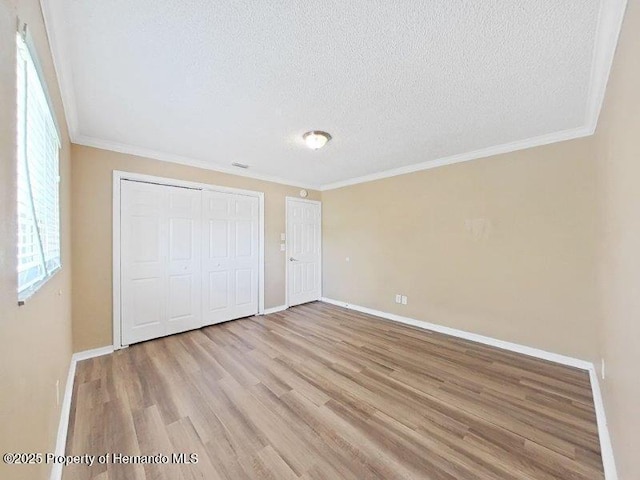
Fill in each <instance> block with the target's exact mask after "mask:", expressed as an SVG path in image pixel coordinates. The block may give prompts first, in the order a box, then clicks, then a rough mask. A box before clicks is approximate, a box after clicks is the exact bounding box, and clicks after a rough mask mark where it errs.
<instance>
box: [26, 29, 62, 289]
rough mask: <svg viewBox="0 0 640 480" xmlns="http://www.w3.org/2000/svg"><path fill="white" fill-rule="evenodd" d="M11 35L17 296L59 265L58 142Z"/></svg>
mask: <svg viewBox="0 0 640 480" xmlns="http://www.w3.org/2000/svg"><path fill="white" fill-rule="evenodd" d="M27 43H28V42H27V41H25V39H24V36H23V35H22V34H18V35H17V44H18V48H17V52H18V53H17V72H16V73H17V107H18V108H17V129H16V130H17V162H18V192H17V201H18V299H19V300H24V299H25V298H26V297H28V296H30V295H31V294H32V293H33V292H34V291H35V290H37V289H38V287H40V286H41V285H42V284H43V283H44V282H46V281H47V280H48V279H49V278H50V277H51V276H52V275H53V274H54V273H55V272H56V270H58V269H59V268H60V265H61V263H60V205H59V193H58V184H59V176H58V163H59V159H58V152H59V150H60V141H59V137H58V131H57V128H56V124H55V121H54V119H53V115H52V113H51V108H50V106H49V102H48V97H47V94H46V91H45V88H44V86H43V83H42V81H41V78H40V75H39V73H38V68H37V66H36V63H35V61H34V56H33V55H32V52H33V50H32V49H30V48H29V46H28V45H27Z"/></svg>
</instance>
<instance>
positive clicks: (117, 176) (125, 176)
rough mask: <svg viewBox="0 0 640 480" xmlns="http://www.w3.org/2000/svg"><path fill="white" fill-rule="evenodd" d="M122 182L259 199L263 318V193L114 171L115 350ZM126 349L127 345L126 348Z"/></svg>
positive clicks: (261, 306) (260, 312) (260, 308)
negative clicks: (127, 181) (152, 184)
mask: <svg viewBox="0 0 640 480" xmlns="http://www.w3.org/2000/svg"><path fill="white" fill-rule="evenodd" d="M123 180H132V181H136V182H146V183H155V184H158V185H168V186H172V187H184V188H192V189H197V190H208V191H214V192H222V193H235V194H240V195H248V196H252V197H257V198H258V205H259V207H258V208H259V220H258V255H259V260H258V315H264V290H265V288H264V193H263V192H256V191H253V190H243V189H239V188H230V187H222V186H219V185H211V184H207V183H198V182H189V181H184V180H177V179H175V178H165V177H156V176H153V175H145V174H141V173H132V172H124V171H121V170H114V171H113V205H112V209H113V243H112V245H113V247H112V248H113V268H112V270H113V287H112V290H113V292H112V294H113V348H114V349H115V350H119V349H121V348H123V345H122V332H121V326H122V324H121V322H122V318H121V312H122V306H121V294H122V289H121V284H120V283H121V282H120V280H121V261H120V260H121V259H120V257H121V249H120V245H121V244H120V242H121V232H120V211H121V209H120V200H121V191H120V185H121V182H122V181H123ZM125 347H126V345H125Z"/></svg>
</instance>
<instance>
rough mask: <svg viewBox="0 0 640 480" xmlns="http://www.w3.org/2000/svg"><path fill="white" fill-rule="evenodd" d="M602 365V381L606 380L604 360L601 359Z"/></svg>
mask: <svg viewBox="0 0 640 480" xmlns="http://www.w3.org/2000/svg"><path fill="white" fill-rule="evenodd" d="M601 362H602V365H601V368H600V375H602V379H603V380H604V378H605V375H604V358H602V359H601Z"/></svg>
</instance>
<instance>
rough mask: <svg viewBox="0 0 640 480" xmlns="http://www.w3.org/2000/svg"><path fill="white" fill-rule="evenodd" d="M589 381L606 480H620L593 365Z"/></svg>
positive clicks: (596, 373) (590, 369) (596, 374)
mask: <svg viewBox="0 0 640 480" xmlns="http://www.w3.org/2000/svg"><path fill="white" fill-rule="evenodd" d="M589 379H590V380H591V391H592V393H593V404H594V406H595V409H596V419H597V422H598V437H599V438H600V452H601V455H602V465H603V467H604V478H605V479H606V480H618V471H617V470H616V461H615V458H614V456H613V446H612V445H611V437H610V436H609V425H608V424H607V415H606V413H605V411H604V402H603V401H602V392H601V391H600V382H599V381H598V372H597V371H596V368H595V365H591V368H589Z"/></svg>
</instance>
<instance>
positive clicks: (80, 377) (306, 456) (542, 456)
mask: <svg viewBox="0 0 640 480" xmlns="http://www.w3.org/2000/svg"><path fill="white" fill-rule="evenodd" d="M105 452H117V453H125V454H129V455H154V454H158V453H160V454H166V455H171V454H172V453H174V452H184V453H196V454H198V460H199V461H198V463H197V464H189V465H187V464H182V465H144V466H143V465H115V464H108V465H93V466H92V467H87V466H79V465H75V466H69V467H66V468H65V470H64V478H65V479H66V480H75V479H83V480H84V479H99V480H107V479H109V480H115V479H126V480H135V479H165V478H166V479H171V480H181V479H184V480H191V479H211V480H215V479H230V480H242V479H273V480H286V479H298V478H300V479H305V480H316V479H317V480H321V479H326V480H335V479H351V480H363V479H385V480H390V479H434V480H440V479H487V480H495V479H541V480H542V479H562V480H572V479H576V480H580V479H602V478H604V476H603V471H602V461H601V457H600V448H599V443H598V435H597V428H596V418H595V413H594V407H593V400H592V397H591V390H590V386H589V376H588V374H587V373H586V372H584V371H581V370H576V369H573V368H569V367H565V366H561V365H557V364H553V363H550V362H545V361H543V360H538V359H534V358H530V357H526V356H522V355H518V354H515V353H511V352H507V351H503V350H499V349H495V348H491V347H487V346H484V345H480V344H475V343H472V342H468V341H464V340H460V339H456V338H453V337H448V336H445V335H441V334H437V333H431V332H427V331H424V330H420V329H417V328H412V327H408V326H404V325H399V324H395V323H392V322H389V321H386V320H382V319H379V318H376V317H372V316H369V315H365V314H360V313H357V312H353V311H350V310H345V309H342V308H339V307H335V306H332V305H327V304H323V303H312V304H307V305H303V306H299V307H295V308H292V309H289V310H287V311H285V312H281V313H277V314H272V315H269V316H265V317H251V318H247V319H242V320H237V321H233V322H229V323H225V324H221V325H216V326H212V327H207V328H203V329H201V330H196V331H192V332H188V333H184V334H180V335H174V336H172V337H167V338H163V339H158V340H153V341H150V342H146V343H142V344H138V345H133V346H131V347H129V348H127V349H124V350H121V351H118V352H116V353H115V354H112V355H109V356H104V357H99V358H95V359H90V360H86V361H83V362H81V363H79V364H78V368H77V373H76V381H75V385H74V393H73V403H72V410H71V421H70V426H69V437H68V440H67V453H68V454H77V455H81V454H87V453H89V454H103V453H105Z"/></svg>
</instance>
